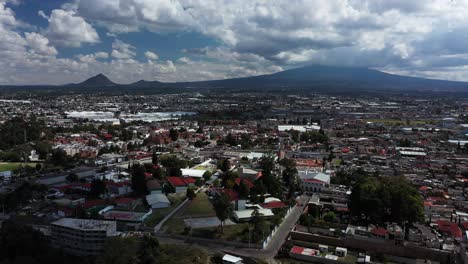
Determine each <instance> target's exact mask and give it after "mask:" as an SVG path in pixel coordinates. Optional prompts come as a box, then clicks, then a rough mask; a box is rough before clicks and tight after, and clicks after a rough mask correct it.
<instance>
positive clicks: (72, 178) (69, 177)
mask: <svg viewBox="0 0 468 264" xmlns="http://www.w3.org/2000/svg"><path fill="white" fill-rule="evenodd" d="M65 179H66V180H67V181H69V182H77V181H78V180H79V179H80V178H79V177H78V175H76V173H73V172H72V173H70V174H68V175H67V177H65Z"/></svg>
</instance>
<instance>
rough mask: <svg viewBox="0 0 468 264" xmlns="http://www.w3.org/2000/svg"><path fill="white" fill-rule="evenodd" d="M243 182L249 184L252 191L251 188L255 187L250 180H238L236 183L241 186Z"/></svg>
mask: <svg viewBox="0 0 468 264" xmlns="http://www.w3.org/2000/svg"><path fill="white" fill-rule="evenodd" d="M242 180H244V182H245V183H247V186H249V189H251V188H253V187H254V184H253V183H252V182H251V181H250V180H248V179H244V178H236V180H235V182H236V184H237V185H239V186H240V183H241V181H242Z"/></svg>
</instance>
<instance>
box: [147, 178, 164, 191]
mask: <svg viewBox="0 0 468 264" xmlns="http://www.w3.org/2000/svg"><path fill="white" fill-rule="evenodd" d="M146 188H148V191H149V192H150V194H155V193H163V188H162V186H161V184H160V183H159V182H158V181H157V180H149V181H147V182H146Z"/></svg>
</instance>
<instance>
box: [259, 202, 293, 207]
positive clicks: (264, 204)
mask: <svg viewBox="0 0 468 264" xmlns="http://www.w3.org/2000/svg"><path fill="white" fill-rule="evenodd" d="M260 206H262V207H263V208H265V209H273V208H283V207H287V205H286V204H285V203H283V202H269V203H262V204H261V205H260Z"/></svg>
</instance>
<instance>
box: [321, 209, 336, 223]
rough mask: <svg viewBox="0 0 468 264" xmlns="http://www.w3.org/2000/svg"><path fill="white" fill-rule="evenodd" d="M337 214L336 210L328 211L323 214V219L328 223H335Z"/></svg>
mask: <svg viewBox="0 0 468 264" xmlns="http://www.w3.org/2000/svg"><path fill="white" fill-rule="evenodd" d="M335 219H336V215H335V213H334V212H328V213H326V214H325V215H324V216H323V220H324V221H325V222H328V223H333V222H335Z"/></svg>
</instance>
